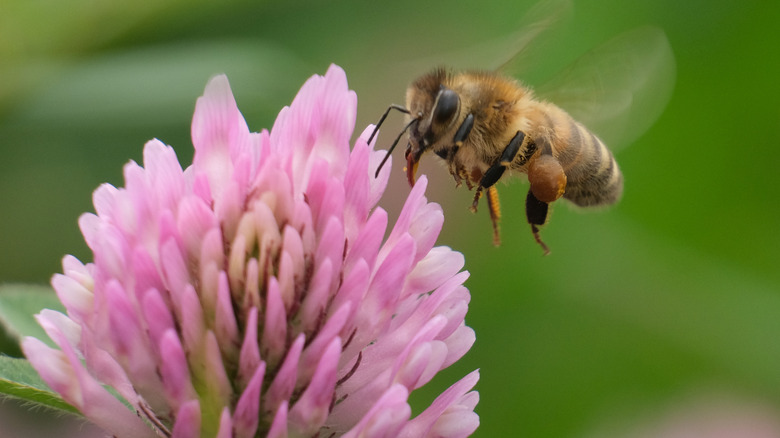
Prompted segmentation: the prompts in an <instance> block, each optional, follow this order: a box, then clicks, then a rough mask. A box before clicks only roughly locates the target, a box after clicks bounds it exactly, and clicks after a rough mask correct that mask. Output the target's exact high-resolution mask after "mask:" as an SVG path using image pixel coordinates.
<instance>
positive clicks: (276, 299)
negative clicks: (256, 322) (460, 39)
mask: <svg viewBox="0 0 780 438" xmlns="http://www.w3.org/2000/svg"><path fill="white" fill-rule="evenodd" d="M285 339H287V315H286V313H285V311H284V304H283V303H282V297H281V296H280V294H279V284H278V283H277V282H276V279H275V278H273V277H272V278H271V279H270V280H268V297H267V301H266V308H265V328H264V330H263V337H262V339H261V341H260V348H261V349H260V352H261V354H262V356H263V357H265V358H266V359H265V361H266V363H268V364H269V365H270V366H272V367H275V366H276V364H277V363H278V361H279V360H280V359H281V356H282V354H283V353H284V350H285ZM288 355H289V353H288Z"/></svg>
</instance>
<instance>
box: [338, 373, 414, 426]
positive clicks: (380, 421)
mask: <svg viewBox="0 0 780 438" xmlns="http://www.w3.org/2000/svg"><path fill="white" fill-rule="evenodd" d="M408 396H409V393H408V391H407V390H406V388H405V387H404V386H403V385H393V386H391V387H390V388H389V389H388V390H387V391H386V392H385V393H384V394H383V395H382V397H381V398H380V399H379V400H377V402H376V403H375V404H374V405H373V406H372V407H371V409H370V410H369V411H368V412H367V413H366V414H365V415H364V416H363V418H362V419H361V420H360V422H358V423H357V425H355V427H353V428H352V429H350V430H349V432H348V433H346V434H344V435H343V438H358V437H372V438H374V437H376V438H385V437H387V438H395V437H397V436H398V432H399V431H400V430H401V428H402V427H403V425H404V423H405V422H406V421H407V419H408V418H409V416H410V415H411V408H409V405H408V404H407V402H406V399H407V397H408ZM419 436H423V435H419Z"/></svg>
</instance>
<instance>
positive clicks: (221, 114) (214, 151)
mask: <svg viewBox="0 0 780 438" xmlns="http://www.w3.org/2000/svg"><path fill="white" fill-rule="evenodd" d="M248 142H249V128H248V127H247V125H246V122H245V121H244V117H243V116H242V115H241V113H240V112H239V111H238V107H237V106H236V101H235V99H234V98H233V92H232V91H231V90H230V84H229V83H228V80H227V77H226V76H224V75H219V76H215V77H214V78H212V79H211V80H210V81H209V83H208V84H207V85H206V90H205V91H204V92H203V96H202V97H200V98H199V99H198V102H197V103H196V105H195V114H194V116H193V118H192V144H193V145H194V146H195V156H194V157H193V159H192V165H193V167H194V168H195V169H198V171H199V172H203V173H205V174H206V175H207V176H208V179H209V185H210V187H211V193H212V194H213V195H214V196H216V197H219V196H220V195H221V193H222V188H223V187H224V186H225V184H226V183H227V181H228V180H229V178H230V173H231V172H232V170H233V165H232V160H231V155H233V154H235V155H238V152H239V151H238V150H237V149H240V148H243V147H246V145H247V144H248ZM234 149H235V150H234Z"/></svg>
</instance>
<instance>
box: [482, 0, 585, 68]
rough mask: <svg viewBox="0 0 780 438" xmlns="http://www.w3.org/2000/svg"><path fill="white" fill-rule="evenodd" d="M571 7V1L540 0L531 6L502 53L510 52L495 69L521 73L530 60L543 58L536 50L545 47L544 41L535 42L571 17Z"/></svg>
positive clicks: (529, 63) (572, 7) (527, 66)
mask: <svg viewBox="0 0 780 438" xmlns="http://www.w3.org/2000/svg"><path fill="white" fill-rule="evenodd" d="M573 10H574V6H573V4H572V2H571V0H542V1H540V2H539V3H537V4H536V5H534V6H533V7H532V8H531V9H529V10H528V12H527V13H526V14H525V15H524V16H523V18H522V20H520V23H518V29H520V30H519V31H518V32H515V33H514V34H512V35H511V36H509V38H508V40H509V47H510V48H509V50H507V51H505V52H504V53H510V54H512V55H511V56H510V57H508V58H505V60H504V61H503V62H501V64H499V65H500V66H499V67H498V68H497V69H496V70H498V71H501V72H504V73H507V74H509V75H510V76H514V77H521V76H524V73H525V72H526V70H527V69H528V68H529V67H531V66H534V65H535V64H536V62H530V60H537V61H538V60H539V59H542V57H541V56H539V55H538V52H540V51H542V50H544V44H541V43H540V42H539V41H538V40H539V36H540V35H541V34H543V33H544V32H545V31H547V30H548V29H550V28H552V27H555V26H557V25H559V24H560V23H562V22H564V21H565V20H566V19H568V18H571V16H572V11H573ZM532 43H533V44H532ZM499 59H500V58H499Z"/></svg>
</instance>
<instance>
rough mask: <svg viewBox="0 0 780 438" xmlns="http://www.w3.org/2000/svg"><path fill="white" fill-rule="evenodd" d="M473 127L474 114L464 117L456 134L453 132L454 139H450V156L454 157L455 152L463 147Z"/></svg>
mask: <svg viewBox="0 0 780 438" xmlns="http://www.w3.org/2000/svg"><path fill="white" fill-rule="evenodd" d="M473 127H474V114H469V115H467V116H466V118H465V119H463V123H461V124H460V127H459V128H458V130H457V132H455V137H453V138H452V143H453V148H452V155H455V152H457V151H458V149H459V148H460V147H461V145H463V142H464V141H466V137H468V136H469V133H470V132H471V128H473Z"/></svg>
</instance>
